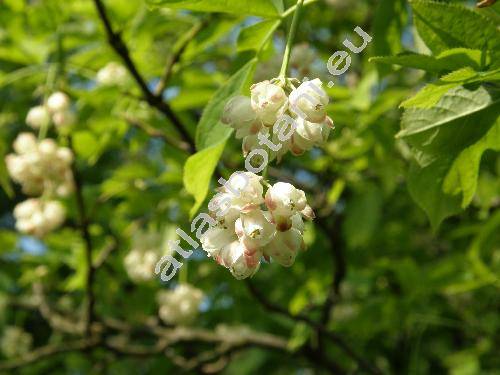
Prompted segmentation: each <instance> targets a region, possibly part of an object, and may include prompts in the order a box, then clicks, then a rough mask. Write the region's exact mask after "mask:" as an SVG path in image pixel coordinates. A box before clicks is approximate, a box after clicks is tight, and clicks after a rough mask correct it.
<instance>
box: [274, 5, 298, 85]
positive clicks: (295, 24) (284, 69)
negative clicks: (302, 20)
mask: <svg viewBox="0 0 500 375" xmlns="http://www.w3.org/2000/svg"><path fill="white" fill-rule="evenodd" d="M303 4H304V0H298V1H297V5H296V6H295V13H294V14H293V19H292V25H291V26H290V33H289V34H288V39H287V41H286V46H285V55H284V56H283V63H282V64H281V70H280V75H279V78H280V79H281V80H284V79H285V77H286V72H287V70H288V64H289V62H290V54H291V53H292V45H293V41H294V40H295V34H296V33H297V27H298V25H299V14H300V9H301V8H302V5H303Z"/></svg>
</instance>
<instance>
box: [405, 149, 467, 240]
mask: <svg viewBox="0 0 500 375" xmlns="http://www.w3.org/2000/svg"><path fill="white" fill-rule="evenodd" d="M450 164H451V161H450V160H449V159H443V160H437V161H435V162H434V163H432V164H430V165H428V166H426V167H424V168H421V167H420V166H419V165H418V164H417V163H412V165H411V166H410V171H409V174H408V191H409V193H410V195H411V197H412V199H413V200H414V201H415V202H416V203H417V204H418V205H419V206H420V207H421V208H422V209H423V210H424V211H425V213H426V214H427V217H428V218H429V221H430V223H431V226H432V229H433V230H434V231H436V230H437V229H438V227H439V225H440V224H441V222H442V221H443V220H444V219H445V218H447V217H448V216H451V215H454V214H456V213H458V212H460V199H459V198H458V197H454V196H452V195H448V194H445V193H444V192H443V190H442V185H443V180H444V176H445V174H446V172H447V171H448V169H449V167H450Z"/></svg>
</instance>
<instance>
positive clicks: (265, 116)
mask: <svg viewBox="0 0 500 375" xmlns="http://www.w3.org/2000/svg"><path fill="white" fill-rule="evenodd" d="M250 91H251V102H252V108H253V109H254V111H255V112H256V114H257V117H258V118H260V119H261V120H262V122H263V123H264V125H267V126H272V125H274V123H275V122H276V120H277V119H278V117H279V116H281V115H282V114H283V113H284V111H285V110H286V108H287V102H288V99H287V96H286V93H285V91H284V90H283V89H282V88H281V87H280V86H278V85H275V84H273V83H271V82H269V81H262V82H259V83H257V84H255V85H253V86H252V87H251V88H250Z"/></svg>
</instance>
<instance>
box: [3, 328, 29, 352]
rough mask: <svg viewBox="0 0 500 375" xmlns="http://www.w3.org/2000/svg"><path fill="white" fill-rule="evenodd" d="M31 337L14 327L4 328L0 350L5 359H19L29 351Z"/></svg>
mask: <svg viewBox="0 0 500 375" xmlns="http://www.w3.org/2000/svg"><path fill="white" fill-rule="evenodd" d="M32 345H33V337H31V335H30V334H29V333H28V332H26V331H24V330H23V329H22V328H19V327H16V326H9V327H5V329H4V331H3V335H2V339H1V340H0V349H1V351H2V353H3V355H4V356H5V357H7V358H13V357H19V356H22V355H23V354H26V353H27V352H29V351H30V349H31V346H32Z"/></svg>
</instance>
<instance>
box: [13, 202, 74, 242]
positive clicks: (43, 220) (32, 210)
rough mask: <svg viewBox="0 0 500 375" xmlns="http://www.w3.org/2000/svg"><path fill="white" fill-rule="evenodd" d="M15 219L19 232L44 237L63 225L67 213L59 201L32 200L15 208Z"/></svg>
mask: <svg viewBox="0 0 500 375" xmlns="http://www.w3.org/2000/svg"><path fill="white" fill-rule="evenodd" d="M14 217H15V218H16V228H17V230H18V231H20V232H23V233H27V234H30V235H33V236H37V237H43V236H44V235H46V234H47V233H49V232H51V231H53V230H54V229H56V228H58V227H59V226H60V225H61V224H62V223H63V221H64V218H65V211H64V207H63V205H62V204H61V203H60V202H58V201H43V200H41V199H36V198H31V199H28V200H26V201H24V202H21V203H19V204H18V205H17V206H16V207H15V208H14Z"/></svg>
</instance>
